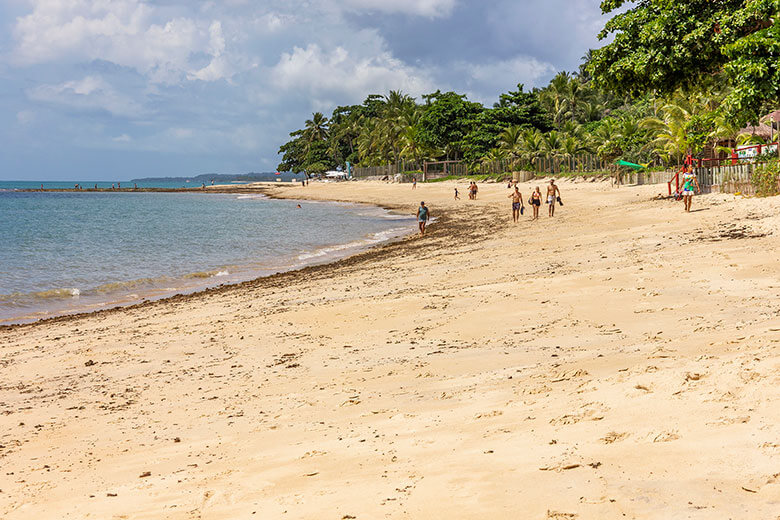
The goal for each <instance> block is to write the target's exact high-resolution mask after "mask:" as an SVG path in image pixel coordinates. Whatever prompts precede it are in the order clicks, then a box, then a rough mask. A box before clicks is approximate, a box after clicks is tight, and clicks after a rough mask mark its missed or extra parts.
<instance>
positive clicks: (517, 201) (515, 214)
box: [508, 186, 525, 224]
mask: <svg viewBox="0 0 780 520" xmlns="http://www.w3.org/2000/svg"><path fill="white" fill-rule="evenodd" d="M508 198H511V199H512V222H514V223H515V224H517V222H518V221H519V220H520V213H521V212H522V211H523V210H525V204H523V195H522V193H520V189H519V188H518V187H517V186H515V191H513V192H512V193H510V194H509V197H508Z"/></svg>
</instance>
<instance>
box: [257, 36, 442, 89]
mask: <svg viewBox="0 0 780 520" xmlns="http://www.w3.org/2000/svg"><path fill="white" fill-rule="evenodd" d="M271 78H272V81H273V84H274V85H275V86H276V87H277V88H280V89H285V90H301V91H307V92H310V93H311V94H313V95H314V96H315V99H314V101H315V102H317V101H318V98H319V97H327V96H328V94H334V93H335V94H338V95H339V97H347V98H349V99H351V100H352V101H353V102H354V101H359V100H360V99H362V97H361V96H365V95H366V94H368V93H377V92H386V91H388V90H390V89H401V90H403V91H405V92H407V93H410V94H412V95H419V94H421V93H423V92H424V91H426V90H428V89H430V87H431V82H430V80H429V79H428V78H427V77H426V76H425V75H424V73H423V72H422V71H420V70H418V69H416V68H415V67H412V66H409V65H407V64H405V63H403V62H402V61H400V60H398V59H396V58H394V57H393V56H392V55H391V54H390V53H389V52H386V51H371V50H369V52H368V53H367V55H365V56H361V55H358V54H357V52H354V51H353V52H351V51H349V50H347V49H345V48H344V47H340V46H339V47H335V48H333V49H332V50H330V52H325V51H323V50H322V48H320V46H319V45H317V44H310V45H308V46H307V47H306V48H301V47H295V48H293V50H292V52H285V53H282V56H281V59H280V60H279V62H278V63H277V64H276V65H275V66H274V67H273V69H272V70H271ZM358 98H360V99H358Z"/></svg>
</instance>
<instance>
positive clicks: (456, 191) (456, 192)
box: [41, 188, 460, 200]
mask: <svg viewBox="0 0 780 520" xmlns="http://www.w3.org/2000/svg"><path fill="white" fill-rule="evenodd" d="M41 189H43V188H41ZM455 200H460V197H458V188H455Z"/></svg>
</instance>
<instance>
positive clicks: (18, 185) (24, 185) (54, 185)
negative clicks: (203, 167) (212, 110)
mask: <svg viewBox="0 0 780 520" xmlns="http://www.w3.org/2000/svg"><path fill="white" fill-rule="evenodd" d="M76 184H78V185H79V186H81V187H82V189H92V188H94V187H95V186H97V187H98V189H106V190H107V189H111V186H112V184H113V185H116V184H117V182H116V181H113V182H112V181H83V182H79V181H0V191H9V190H39V189H41V186H43V189H45V190H68V189H73V188H74V187H75V186H76ZM119 184H121V188H123V189H124V188H132V187H133V184H134V183H132V182H126V181H119ZM137 184H138V187H139V188H168V189H172V188H197V187H200V184H198V183H195V184H193V183H182V182H164V181H156V182H139V183H137Z"/></svg>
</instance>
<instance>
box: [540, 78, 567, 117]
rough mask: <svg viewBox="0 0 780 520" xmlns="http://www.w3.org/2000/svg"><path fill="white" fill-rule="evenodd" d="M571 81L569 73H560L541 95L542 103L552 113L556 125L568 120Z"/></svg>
mask: <svg viewBox="0 0 780 520" xmlns="http://www.w3.org/2000/svg"><path fill="white" fill-rule="evenodd" d="M570 79H571V76H569V73H568V72H565V71H564V72H559V73H558V74H557V75H556V76H555V77H554V78H553V79H552V80H551V81H550V84H549V85H548V86H547V88H545V89H544V90H543V91H542V93H541V100H542V103H544V104H545V105H547V109H548V110H549V111H550V112H551V113H552V115H553V121H554V122H555V123H556V124H557V123H560V122H561V121H562V120H563V119H566V116H567V111H568V106H567V99H568V97H569V95H570V94H569V93H570V89H569V82H570Z"/></svg>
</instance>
